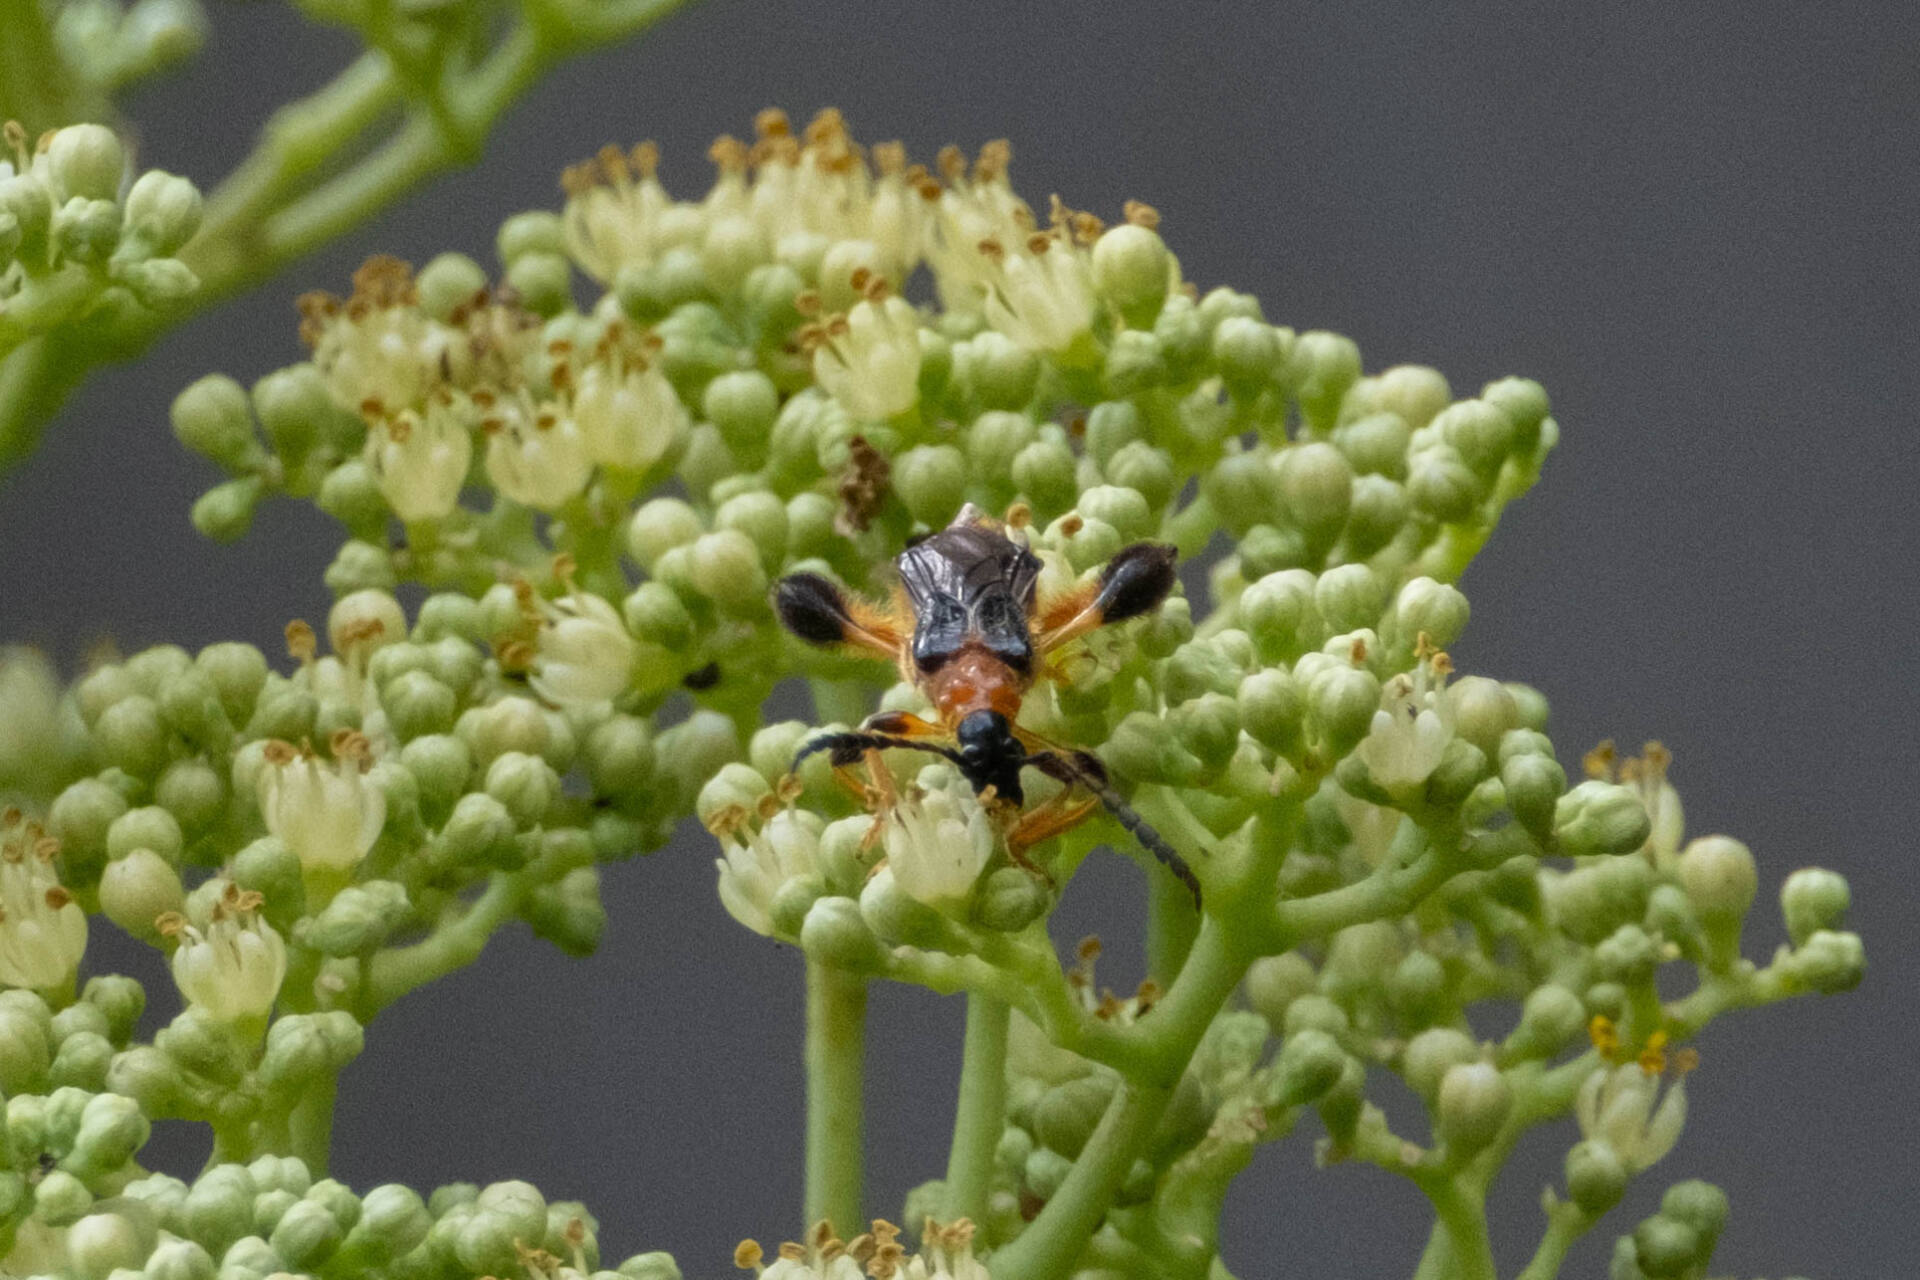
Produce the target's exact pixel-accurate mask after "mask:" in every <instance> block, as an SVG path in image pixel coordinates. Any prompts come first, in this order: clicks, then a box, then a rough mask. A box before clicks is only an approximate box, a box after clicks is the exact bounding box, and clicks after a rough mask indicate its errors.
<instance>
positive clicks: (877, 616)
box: [773, 573, 905, 662]
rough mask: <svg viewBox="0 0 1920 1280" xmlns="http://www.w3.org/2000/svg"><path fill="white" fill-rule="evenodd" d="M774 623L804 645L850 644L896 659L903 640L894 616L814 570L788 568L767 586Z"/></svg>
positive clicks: (829, 646)
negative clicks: (805, 570)
mask: <svg viewBox="0 0 1920 1280" xmlns="http://www.w3.org/2000/svg"><path fill="white" fill-rule="evenodd" d="M773 609H774V612H775V613H776V614H777V615H779V618H780V625H782V626H783V627H785V628H786V629H787V630H788V631H791V632H792V633H793V634H794V635H796V636H798V637H800V638H801V639H802V640H805V641H806V642H807V643H808V644H812V645H819V646H821V647H823V648H832V647H834V646H836V645H843V644H844V645H851V646H853V647H854V648H857V649H865V650H867V651H868V652H870V653H873V654H875V655H877V656H879V657H883V658H887V659H889V660H890V661H895V662H897V661H899V659H900V652H901V649H902V647H903V645H904V644H905V641H904V640H903V639H902V638H901V628H900V626H899V624H898V620H897V619H895V618H893V617H891V616H890V615H889V614H887V613H886V612H884V611H882V610H880V609H877V608H875V607H874V606H873V605H871V604H869V603H868V602H866V601H865V600H862V599H860V598H859V597H857V596H853V595H849V594H848V593H847V592H846V591H843V590H842V589H841V588H840V586H839V584H837V583H835V582H833V581H832V580H830V579H828V578H825V577H822V576H821V575H820V574H817V573H790V574H788V575H787V576H786V577H784V578H782V579H780V581H779V582H777V583H775V584H774V587H773Z"/></svg>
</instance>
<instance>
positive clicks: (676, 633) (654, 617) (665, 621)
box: [620, 582, 693, 651]
mask: <svg viewBox="0 0 1920 1280" xmlns="http://www.w3.org/2000/svg"><path fill="white" fill-rule="evenodd" d="M620 616H621V620H622V621H623V622H625V623H626V624H627V630H629V631H631V632H632V633H633V635H634V638H635V639H637V640H643V641H646V642H647V643H650V644H655V645H658V646H660V647H661V648H662V649H667V650H672V651H679V650H684V649H685V648H686V647H687V646H688V645H689V644H690V643H692V640H693V615H692V614H690V613H688V612H687V606H686V605H685V604H683V603H681V600H680V597H679V595H678V594H677V593H676V592H675V591H674V590H673V588H672V587H669V586H667V585H666V584H665V583H663V582H643V583H641V584H640V585H639V586H638V587H635V588H634V590H633V594H632V595H629V596H628V597H627V598H626V600H625V601H623V602H622V603H621V606H620Z"/></svg>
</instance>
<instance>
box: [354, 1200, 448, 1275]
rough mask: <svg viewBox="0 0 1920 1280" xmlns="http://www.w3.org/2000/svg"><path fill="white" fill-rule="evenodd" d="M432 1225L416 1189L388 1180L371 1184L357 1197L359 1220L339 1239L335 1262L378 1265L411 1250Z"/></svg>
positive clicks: (422, 1238)
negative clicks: (372, 1185) (380, 1183)
mask: <svg viewBox="0 0 1920 1280" xmlns="http://www.w3.org/2000/svg"><path fill="white" fill-rule="evenodd" d="M432 1225H433V1219H432V1218H431V1217H429V1216H428V1214H427V1206H426V1205H425V1204H424V1203H423V1202H422V1201H421V1199H420V1195H419V1193H418V1192H416V1191H414V1190H413V1189H412V1188H410V1187H403V1186H401V1185H399V1184H398V1183H391V1182H390V1183H387V1184H385V1185H384V1186H378V1187H375V1188H373V1189H372V1190H371V1191H369V1192H367V1194H366V1196H365V1197H364V1198H363V1199H362V1200H361V1202H360V1217H359V1220H358V1221H357V1222H355V1223H354V1225H353V1227H352V1229H351V1230H350V1231H348V1232H347V1237H346V1239H345V1240H344V1241H342V1242H341V1245H340V1251H339V1253H338V1254H337V1255H336V1265H340V1264H347V1265H354V1266H361V1267H367V1268H373V1267H379V1266H382V1265H384V1264H385V1263H386V1262H387V1261H388V1260H389V1259H392V1258H398V1257H400V1256H401V1255H402V1254H405V1253H408V1252H410V1251H412V1250H413V1249H414V1248H415V1247H416V1246H418V1245H419V1243H420V1242H421V1241H422V1240H425V1239H426V1238H427V1229H428V1228H429V1227H431V1226H432Z"/></svg>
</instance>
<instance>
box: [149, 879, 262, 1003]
mask: <svg viewBox="0 0 1920 1280" xmlns="http://www.w3.org/2000/svg"><path fill="white" fill-rule="evenodd" d="M260 903H261V897H260V895H259V894H257V893H253V892H250V891H249V892H244V893H243V892H242V891H241V890H240V888H239V887H238V886H237V885H233V884H229V885H228V886H227V888H226V892H225V894H223V895H222V896H221V897H220V898H219V899H218V900H217V901H215V903H214V905H213V920H212V922H211V923H210V924H209V925H208V926H207V930H206V932H205V933H202V932H201V931H200V930H198V929H196V928H194V927H193V926H192V925H190V924H188V923H187V922H186V921H185V920H184V919H182V918H181V917H180V916H177V915H172V916H163V917H162V918H161V921H160V931H161V932H162V933H168V934H172V935H174V936H175V937H177V938H178V939H179V946H178V947H176V948H175V950H174V953H173V984H174V985H175V986H176V987H179V988H180V994H181V995H182V996H184V997H186V999H187V1002H188V1003H189V1004H193V1005H197V1006H199V1007H200V1008H202V1009H204V1010H206V1011H207V1012H208V1013H209V1014H211V1015H213V1016H214V1017H215V1018H218V1019H220V1020H221V1021H223V1022H241V1021H247V1020H251V1019H257V1018H264V1017H266V1015H267V1011H268V1010H269V1009H271V1008H273V1002H274V1000H275V998H276V997H278V996H279V994H280V983H281V982H282V981H283V980H284V979H285V978H286V976H287V945H286V943H284V942H282V941H281V940H280V935H279V934H278V933H275V932H274V929H273V926H272V925H270V924H268V923H267V922H266V921H265V920H262V919H261V918H260V917H259V915H258V912H259V909H260Z"/></svg>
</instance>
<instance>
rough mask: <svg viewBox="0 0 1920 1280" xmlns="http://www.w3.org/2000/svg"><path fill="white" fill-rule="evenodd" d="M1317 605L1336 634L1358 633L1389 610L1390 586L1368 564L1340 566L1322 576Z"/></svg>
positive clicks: (1317, 587)
mask: <svg viewBox="0 0 1920 1280" xmlns="http://www.w3.org/2000/svg"><path fill="white" fill-rule="evenodd" d="M1313 601H1314V607H1315V608H1316V609H1317V610H1318V611H1319V613H1320V616H1321V617H1322V618H1325V619H1326V622H1327V625H1328V626H1329V627H1331V628H1332V629H1333V630H1334V631H1335V632H1344V631H1357V630H1359V629H1361V628H1363V627H1371V626H1373V625H1374V624H1376V623H1377V622H1379V621H1380V614H1381V611H1382V610H1383V609H1385V608H1386V606H1387V586H1386V583H1384V582H1382V581H1381V580H1380V577H1379V575H1378V574H1376V573H1374V571H1373V570H1372V569H1369V568H1368V567H1367V566H1366V565H1364V564H1343V565H1338V566H1336V567H1334V568H1331V569H1328V570H1327V571H1326V572H1325V573H1323V574H1321V575H1320V578H1319V581H1317V582H1316V583H1315V584H1314V589H1313Z"/></svg>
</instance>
